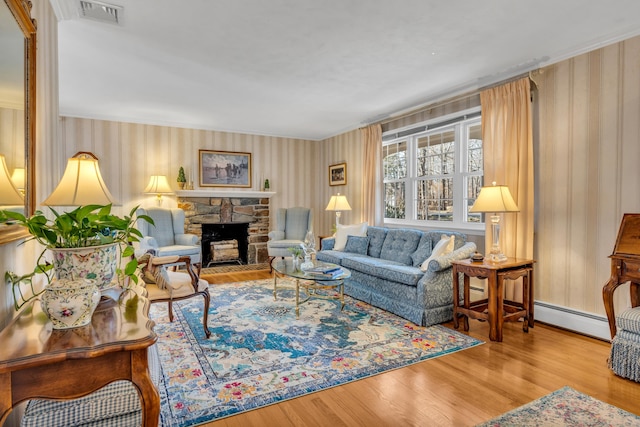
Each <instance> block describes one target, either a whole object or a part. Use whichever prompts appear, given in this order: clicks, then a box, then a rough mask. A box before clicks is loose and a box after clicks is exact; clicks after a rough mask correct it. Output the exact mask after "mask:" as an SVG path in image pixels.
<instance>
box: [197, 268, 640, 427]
mask: <svg viewBox="0 0 640 427" xmlns="http://www.w3.org/2000/svg"><path fill="white" fill-rule="evenodd" d="M270 277H271V275H270V274H269V272H244V273H230V274H218V275H210V276H207V277H206V279H207V280H208V281H209V283H226V282H233V281H243V280H257V279H264V278H270ZM445 326H448V327H451V328H453V324H452V323H447V324H445ZM460 330H462V327H461V328H460ZM469 335H471V336H473V337H475V338H478V339H481V340H483V341H485V344H483V345H480V346H477V347H474V348H471V349H468V350H464V351H460V352H457V353H454V354H451V355H447V356H444V357H440V358H436V359H431V360H427V361H424V362H420V363H417V364H415V365H411V366H408V367H405V368H402V369H397V370H395V371H391V372H386V373H383V374H380V375H375V376H373V377H370V378H367V379H363V380H360V381H355V382H353V383H349V384H346V385H342V386H339V387H334V388H331V389H328V390H324V391H321V392H317V393H312V394H309V395H306V396H302V397H299V398H296V399H292V400H289V401H286V402H282V403H279V404H277V405H271V406H267V407H264V408H261V409H256V410H253V411H248V412H245V413H243V414H240V415H235V416H232V417H229V418H225V419H222V420H219V421H215V422H211V423H208V424H204V425H205V426H209V427H214V426H215V427H225V426H228V427H239V426H242V427H246V426H256V427H258V426H282V427H286V426H297V427H299V426H331V427H335V426H473V425H476V424H478V423H481V422H484V421H487V420H489V419H491V418H493V417H496V416H498V415H500V414H502V413H504V412H507V411H509V410H511V409H513V408H516V407H518V406H521V405H523V404H525V403H528V402H530V401H532V400H535V399H537V398H539V397H542V396H544V395H546V394H548V393H551V392H553V391H555V390H557V389H559V388H561V387H563V386H570V387H572V388H574V389H576V390H578V391H580V392H582V393H585V394H588V395H590V396H592V397H595V398H597V399H600V400H602V401H604V402H607V403H610V404H612V405H615V406H618V407H619V408H622V409H624V410H626V411H629V412H632V413H635V414H638V415H640V405H639V404H638V402H640V383H635V382H633V381H630V380H625V379H622V378H620V377H617V376H615V375H614V374H613V373H612V372H611V371H610V370H609V369H608V368H607V357H608V355H609V348H610V345H609V343H608V342H604V341H601V340H597V339H594V338H589V337H585V336H582V335H579V334H575V333H572V332H568V331H564V330H561V329H558V328H555V327H552V326H549V325H545V324H541V323H536V325H535V327H534V328H533V329H529V333H528V334H526V333H523V332H522V326H521V324H520V323H507V324H505V326H504V341H503V342H501V343H496V342H490V341H489V338H488V325H487V323H486V322H480V321H477V320H470V331H469Z"/></svg>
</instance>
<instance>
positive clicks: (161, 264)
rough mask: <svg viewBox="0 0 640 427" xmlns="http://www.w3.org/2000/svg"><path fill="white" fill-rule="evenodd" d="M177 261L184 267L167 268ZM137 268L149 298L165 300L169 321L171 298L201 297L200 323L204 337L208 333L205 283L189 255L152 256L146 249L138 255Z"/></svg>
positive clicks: (170, 317) (207, 290)
mask: <svg viewBox="0 0 640 427" xmlns="http://www.w3.org/2000/svg"><path fill="white" fill-rule="evenodd" d="M177 263H179V264H183V265H184V266H185V267H184V268H180V270H177V271H170V269H169V268H167V267H170V266H174V265H176V264H177ZM138 265H140V267H141V278H142V281H143V282H144V286H145V288H146V289H147V294H148V296H147V297H148V298H149V301H150V302H151V303H152V304H153V303H160V302H166V303H167V304H168V308H169V320H170V321H171V322H173V317H174V316H173V304H172V303H173V301H178V300H183V299H187V298H192V297H195V296H198V295H200V296H202V298H203V299H204V309H203V314H202V326H203V328H204V333H205V335H206V337H207V338H209V337H210V336H211V332H210V331H209V327H208V326H207V322H208V318H209V304H210V302H211V296H210V295H209V283H208V282H207V281H206V280H203V279H201V278H199V277H198V274H197V273H196V271H195V269H194V267H193V264H192V263H191V258H190V257H189V256H186V255H185V256H178V255H169V256H160V257H157V256H154V255H153V254H152V253H150V252H148V253H146V254H144V255H142V256H141V257H140V258H138Z"/></svg>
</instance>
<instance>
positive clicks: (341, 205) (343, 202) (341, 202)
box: [325, 193, 351, 228]
mask: <svg viewBox="0 0 640 427" xmlns="http://www.w3.org/2000/svg"><path fill="white" fill-rule="evenodd" d="M325 210H326V211H335V212H336V228H337V227H338V224H340V214H341V213H342V211H350V210H351V206H350V205H349V202H348V201H347V197H346V196H345V195H343V194H340V193H338V194H336V195H334V196H331V199H330V200H329V204H328V205H327V208H326V209H325Z"/></svg>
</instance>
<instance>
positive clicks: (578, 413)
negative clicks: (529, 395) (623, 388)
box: [476, 387, 640, 427]
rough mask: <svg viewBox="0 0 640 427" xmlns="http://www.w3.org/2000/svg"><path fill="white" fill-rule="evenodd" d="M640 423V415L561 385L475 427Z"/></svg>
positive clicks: (591, 426)
mask: <svg viewBox="0 0 640 427" xmlns="http://www.w3.org/2000/svg"><path fill="white" fill-rule="evenodd" d="M507 426H508V427H512V426H513V427H516V426H517V427H534V426H541V427H542V426H545V427H546V426H581V427H586V426H589V427H611V426H616V427H624V426H629V427H631V426H640V417H638V416H637V415H634V414H632V413H630V412H627V411H623V410H622V409H620V408H617V407H615V406H612V405H609V404H608V403H605V402H601V401H599V400H598V399H594V398H593V397H591V396H587V395H586V394H582V393H580V392H579V391H576V390H574V389H572V388H571V387H563V388H561V389H560V390H556V391H554V392H553V393H551V394H548V395H546V396H543V397H541V398H540V399H537V400H534V401H533V402H531V403H527V404H526V405H524V406H521V407H519V408H516V409H514V410H513V411H509V412H507V413H506V414H503V415H501V416H499V417H498V418H494V419H493V420H491V421H488V422H486V423H483V424H480V425H478V426H476V427H507Z"/></svg>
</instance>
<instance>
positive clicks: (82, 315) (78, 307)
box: [40, 279, 100, 329]
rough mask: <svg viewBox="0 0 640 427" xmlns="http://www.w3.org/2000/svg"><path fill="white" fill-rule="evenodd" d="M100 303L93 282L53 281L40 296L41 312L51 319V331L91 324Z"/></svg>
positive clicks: (98, 291) (96, 288)
mask: <svg viewBox="0 0 640 427" xmlns="http://www.w3.org/2000/svg"><path fill="white" fill-rule="evenodd" d="M99 302H100V290H99V289H98V287H97V286H96V282H95V281H94V280H88V279H76V280H66V279H61V280H54V281H53V282H51V283H50V284H49V286H47V288H46V289H45V291H44V293H43V294H42V295H41V296H40V304H41V306H42V311H44V312H45V314H46V315H47V316H48V317H49V319H51V323H52V324H53V329H69V328H77V327H79V326H85V325H87V324H89V323H91V317H92V316H93V312H94V310H95V309H96V307H97V306H98V303H99Z"/></svg>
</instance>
